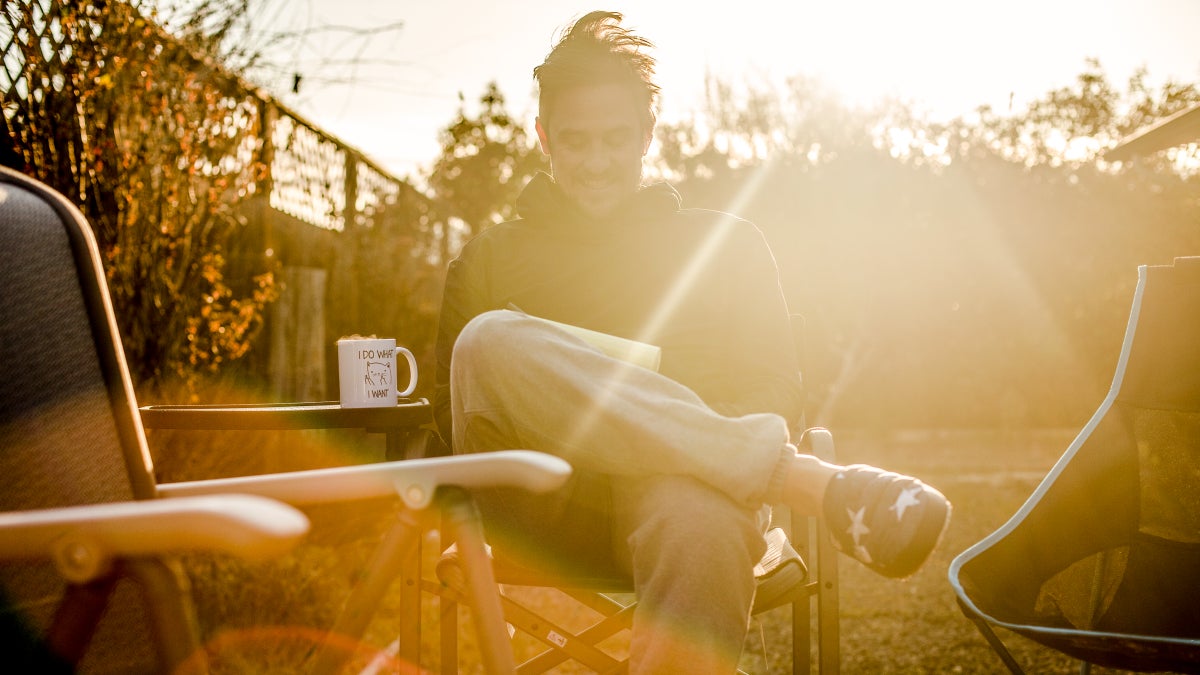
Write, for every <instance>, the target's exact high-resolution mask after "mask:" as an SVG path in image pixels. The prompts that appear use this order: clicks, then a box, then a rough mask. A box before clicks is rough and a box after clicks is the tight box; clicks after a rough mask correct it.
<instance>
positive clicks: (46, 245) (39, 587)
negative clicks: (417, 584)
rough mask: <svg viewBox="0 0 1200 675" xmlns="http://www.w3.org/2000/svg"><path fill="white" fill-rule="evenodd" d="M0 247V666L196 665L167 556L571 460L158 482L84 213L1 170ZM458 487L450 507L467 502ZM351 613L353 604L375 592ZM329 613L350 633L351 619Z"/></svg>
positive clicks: (523, 480) (469, 526)
mask: <svg viewBox="0 0 1200 675" xmlns="http://www.w3.org/2000/svg"><path fill="white" fill-rule="evenodd" d="M0 252H2V255H3V256H4V263H3V264H2V265H0V289H3V292H2V293H0V383H3V384H2V385H0V630H2V631H3V633H2V634H0V640H2V641H3V642H2V643H0V646H3V647H4V648H5V656H4V662H5V664H6V666H15V667H16V668H17V669H18V670H22V671H32V672H39V671H45V672H51V671H71V670H75V669H78V670H81V671H86V672H95V671H101V672H146V671H148V670H157V671H160V672H176V671H177V669H179V668H180V666H181V665H186V667H187V671H188V672H196V671H200V670H203V669H204V665H205V664H204V653H203V651H202V650H200V648H199V645H198V638H197V633H196V622H195V617H194V613H193V611H192V608H191V606H190V603H189V598H188V594H187V591H186V585H185V580H184V579H183V578H182V575H181V574H180V572H179V566H178V565H176V564H175V563H174V561H173V558H172V556H174V555H176V554H180V553H185V552H190V551H215V552H225V553H231V554H235V555H239V556H243V557H247V558H262V557H267V556H271V555H278V554H280V553H283V552H285V551H286V550H288V549H289V548H290V547H291V546H292V545H293V544H295V543H296V541H297V540H299V539H300V538H301V537H302V536H303V535H304V534H305V533H306V532H307V530H308V521H307V519H306V518H305V517H304V516H303V514H301V513H300V512H299V511H297V510H296V509H294V508H292V507H291V506H288V505H286V504H284V503H281V502H290V503H293V504H311V503H320V502H341V501H347V500H350V499H371V498H378V497H381V496H395V495H397V494H399V495H400V497H401V498H402V499H403V500H404V502H405V503H406V505H407V506H409V507H410V508H412V509H418V508H424V507H425V506H427V505H429V504H430V503H431V502H433V500H434V499H435V496H436V495H437V493H438V492H439V488H440V487H441V486H444V485H454V486H461V487H465V488H471V487H476V486H482V485H488V486H491V485H511V486H515V487H521V488H526V489H531V490H549V489H553V488H555V487H557V486H560V485H561V484H562V482H563V481H564V480H565V479H566V477H567V475H568V474H569V472H570V467H569V466H568V465H567V464H566V463H565V462H563V461H562V460H559V459H557V458H553V457H549V456H546V455H540V454H537V453H531V452H526V451H511V452H506V453H494V454H492V455H487V456H478V457H461V458H444V459H428V460H413V461H411V462H389V463H383V464H377V465H368V466H355V467H345V468H337V469H323V470H315V471H303V472H295V473H287V474H276V475H270V476H252V477H246V478H236V479H225V480H214V481H197V482H189V483H175V484H156V482H155V479H154V473H153V467H152V465H151V461H150V454H149V451H148V449H147V445H146V438H145V433H144V430H143V427H142V423H141V420H140V417H139V416H138V412H137V406H136V403H135V398H134V393H133V388H132V384H131V381H130V378H129V371H128V368H127V366H126V363H125V359H124V354H123V352H122V349H121V344H120V339H119V337H118V335H117V331H116V323H115V320H114V317H113V313H112V304H111V301H110V299H109V296H108V291H107V286H106V284H105V277H104V273H103V270H102V269H101V265H100V257H99V252H98V250H97V247H96V244H95V240H94V238H93V235H92V233H91V231H90V229H89V228H88V226H87V224H86V222H84V220H83V217H82V215H81V214H80V213H79V212H78V210H76V209H75V208H74V207H73V206H71V205H70V204H69V203H68V202H67V201H66V200H65V199H64V198H63V197H62V196H61V195H58V194H57V193H55V192H53V191H52V190H50V189H49V188H47V187H46V186H45V185H42V184H41V183H38V182H36V181H33V180H31V179H29V178H27V177H25V176H22V175H20V174H17V173H14V172H11V171H8V170H0ZM442 492H443V493H444V492H445V491H444V490H443V491H442ZM234 493H239V494H234ZM450 494H451V496H453V495H454V494H455V493H454V492H453V491H451V493H450ZM158 497H173V498H172V499H156V498H158ZM459 497H460V498H459V499H457V502H456V503H458V504H463V503H467V502H465V501H464V500H463V499H462V498H461V494H459ZM459 520H460V521H461V523H462V528H461V529H462V531H461V532H460V537H462V538H464V539H465V540H466V541H467V542H469V543H470V544H471V546H472V548H473V550H474V553H475V555H474V556H473V562H474V563H476V564H472V565H469V566H468V569H469V576H470V577H471V582H470V588H471V591H472V593H471V599H472V601H473V602H472V607H473V609H474V610H475V611H476V619H477V621H479V623H480V624H481V625H482V626H483V627H484V628H490V629H491V630H492V631H493V633H492V634H499V635H500V636H501V639H502V638H503V637H506V636H505V635H504V634H503V624H502V623H501V622H500V615H499V612H500V609H499V604H498V600H497V598H496V597H495V590H494V584H493V581H492V576H491V570H490V568H489V567H488V566H487V565H486V564H481V563H485V562H486V561H485V560H484V556H483V549H482V539H481V536H480V532H479V529H478V521H477V519H472V517H471V512H470V511H469V509H468V510H467V512H466V514H465V515H464V516H463V517H461V518H460V519H459ZM138 591H140V597H139V593H138ZM359 609H360V610H362V612H361V613H365V614H367V616H368V617H369V612H370V610H372V609H373V606H371V605H369V604H368V603H360V604H359ZM354 618H355V621H360V620H362V617H354ZM345 625H347V626H349V627H350V629H351V630H349V632H351V633H352V632H353V630H352V629H353V628H354V626H355V625H356V624H355V623H354V622H347V623H345ZM360 632H361V631H360ZM148 637H149V638H150V639H149V640H148V639H147V638H148ZM351 637H358V635H351ZM482 641H483V642H484V647H485V656H486V658H487V664H488V667H489V671H490V672H508V671H511V664H512V655H511V653H510V652H507V651H505V650H506V649H507V646H506V645H503V644H502V643H501V642H500V641H498V640H488V639H486V636H485V639H483V640H482ZM489 645H499V646H500V647H503V648H504V649H501V648H500V647H497V648H495V649H490V650H489Z"/></svg>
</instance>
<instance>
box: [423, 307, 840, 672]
mask: <svg viewBox="0 0 1200 675" xmlns="http://www.w3.org/2000/svg"><path fill="white" fill-rule="evenodd" d="M792 325H793V333H794V334H795V335H796V338H797V349H798V351H799V352H800V354H801V355H802V354H803V344H802V342H801V339H802V336H803V330H802V327H803V319H802V317H799V316H794V317H793V318H792ZM796 426H797V427H798V429H795V430H794V431H796V432H797V437H798V438H799V440H798V441H797V446H799V447H800V449H801V450H802V451H805V452H810V453H812V454H814V455H816V456H817V457H820V458H821V459H824V460H826V461H830V462H832V461H834V460H835V453H834V444H833V436H832V435H831V434H830V433H829V431H827V430H825V429H821V428H811V429H804V426H803V423H802V422H801V423H800V424H798V425H796ZM776 513H777V515H784V518H783V519H782V522H783V527H773V528H772V529H771V530H770V531H769V532H768V533H767V535H766V540H767V552H766V554H765V555H764V556H763V558H762V560H761V561H760V563H759V564H758V565H757V566H756V567H755V579H756V584H757V586H756V591H755V599H754V607H753V609H752V614H753V615H754V616H756V617H759V616H761V615H763V614H764V613H766V612H769V611H772V610H779V611H790V621H788V622H787V623H789V624H790V626H789V628H790V632H791V636H790V637H791V654H790V657H791V662H792V672H793V673H809V672H812V670H813V665H814V663H815V665H816V667H817V670H818V671H819V672H821V673H833V674H836V673H837V672H838V670H839V666H840V661H839V651H838V642H839V625H838V584H837V573H838V567H837V555H838V554H837V551H836V550H835V549H834V548H833V545H832V543H831V542H830V539H829V533H828V531H827V528H826V526H825V524H824V521H823V520H821V519H818V518H813V517H796V516H795V515H794V514H791V513H787V512H786V510H782V513H781V509H780V508H779V507H777V509H776ZM789 531H790V536H789ZM494 562H495V571H496V579H497V581H499V582H500V584H501V585H502V586H501V593H500V598H501V603H502V604H503V607H504V614H505V619H506V620H507V622H508V624H509V625H510V626H511V628H512V631H513V632H514V634H515V633H516V631H520V632H521V633H523V634H525V635H527V636H530V637H531V638H532V639H534V640H536V641H537V642H538V643H540V644H541V646H542V647H543V650H542V651H541V652H540V653H538V654H536V655H535V656H533V657H531V658H529V659H527V660H526V661H524V662H523V663H521V664H519V666H518V669H517V672H518V673H522V674H525V673H543V672H547V671H549V670H550V669H552V668H555V667H557V666H558V665H559V664H562V663H564V662H566V661H575V662H577V663H579V664H582V665H583V666H585V667H587V668H588V669H590V670H592V671H595V672H605V673H607V672H623V670H624V669H626V668H627V667H628V662H627V660H625V659H623V658H620V657H619V656H614V653H613V650H611V649H607V650H606V649H604V648H603V647H604V644H603V643H604V641H605V640H608V639H609V638H611V637H612V636H614V635H617V634H618V633H621V632H622V631H625V630H628V629H629V628H630V626H631V625H632V618H633V613H634V611H635V610H636V608H637V603H636V601H627V600H626V601H623V599H622V597H621V596H623V595H625V596H628V594H631V593H632V590H633V589H632V580H630V579H629V578H628V577H626V576H624V575H623V574H621V573H619V572H614V571H612V568H613V567H614V566H613V565H605V564H603V563H601V564H600V565H598V566H597V565H592V564H590V563H589V565H588V567H589V569H587V570H581V571H577V572H576V571H570V572H567V573H564V572H563V570H561V569H560V570H557V571H556V572H555V573H550V572H548V571H547V570H545V569H531V568H530V567H528V566H523V565H520V564H515V563H513V562H512V561H511V560H506V559H505V557H504V555H503V552H502V551H501V552H498V553H497V555H496V560H495V561H494ZM698 564H699V563H698ZM560 566H563V567H565V568H566V569H572V564H571V563H569V562H565V561H560ZM437 575H438V578H439V580H440V581H441V583H442V584H444V588H442V589H440V590H438V589H431V590H434V591H435V592H439V593H440V594H441V595H443V596H444V597H445V598H447V599H450V600H453V598H454V597H455V594H456V591H459V590H461V589H462V588H463V572H462V567H461V560H460V557H459V555H458V553H457V552H456V551H455V550H453V549H452V550H450V551H448V552H447V554H446V555H444V556H443V557H442V559H441V560H440V561H439V562H438V565H437ZM508 586H518V587H519V586H526V587H539V588H553V589H557V590H558V591H561V593H562V594H563V595H564V596H566V597H568V598H572V599H573V600H574V601H576V602H578V603H579V604H581V605H582V606H585V607H587V608H590V609H591V610H592V612H593V613H594V616H595V617H596V620H595V622H594V623H592V624H590V625H588V626H586V627H585V628H583V629H582V630H576V631H572V630H569V629H568V628H567V627H565V626H564V625H562V624H561V622H556V621H555V620H554V618H553V617H550V616H547V615H546V614H545V613H540V614H539V613H538V612H537V611H535V608H534V607H533V606H532V605H531V604H530V603H529V602H526V601H523V600H522V599H521V598H520V596H519V595H518V594H517V593H512V592H508V591H507V590H506V589H505V587H508ZM781 608H786V610H785V609H781ZM814 617H815V623H814ZM453 621H454V613H453V609H452V607H451V608H449V609H448V610H447V611H446V612H444V613H443V625H442V632H441V638H442V665H443V671H442V672H443V675H448V674H451V673H455V672H457V666H456V652H457V643H456V640H457V633H456V630H455V626H454V624H453ZM814 628H815V630H814ZM814 635H815V640H814ZM814 642H815V644H816V647H817V651H816V654H814V653H813V649H812V645H813V643H814Z"/></svg>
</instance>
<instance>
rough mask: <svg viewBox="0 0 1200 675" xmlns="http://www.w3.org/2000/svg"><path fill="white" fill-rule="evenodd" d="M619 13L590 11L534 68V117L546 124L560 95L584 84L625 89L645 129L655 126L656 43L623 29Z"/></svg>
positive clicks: (657, 88)
mask: <svg viewBox="0 0 1200 675" xmlns="http://www.w3.org/2000/svg"><path fill="white" fill-rule="evenodd" d="M622 18H623V17H622V16H621V14H620V13H619V12H604V11H597V12H591V13H590V14H587V15H586V16H584V17H582V18H581V19H579V20H578V21H576V22H575V24H574V25H572V26H571V27H570V28H568V29H566V30H564V31H563V32H562V33H561V35H560V36H559V39H558V43H557V44H555V45H554V48H553V49H551V50H550V53H549V54H548V55H547V56H546V60H545V61H544V62H542V65H540V66H538V67H536V68H534V69H533V79H534V80H536V81H537V84H538V115H539V116H540V117H541V119H542V124H546V123H547V119H548V117H549V113H550V110H549V108H550V107H551V104H552V101H553V100H554V97H555V96H557V95H558V94H559V93H560V92H562V91H564V90H566V89H570V88H571V87H576V86H579V85H588V84H622V85H626V86H629V87H630V88H631V89H632V90H633V91H634V93H635V94H636V95H637V97H638V99H639V103H640V104H641V105H642V106H643V110H642V115H643V122H644V123H645V124H646V129H651V128H653V127H654V121H655V107H656V105H657V103H658V96H659V86H658V85H657V84H655V83H654V57H653V56H651V55H650V54H649V53H648V50H650V49H652V48H653V47H654V44H653V43H652V42H650V41H649V40H647V39H646V38H643V37H641V36H639V35H635V34H634V33H633V32H632V31H630V30H629V29H628V28H622V27H621V25H620V23H621V19H622Z"/></svg>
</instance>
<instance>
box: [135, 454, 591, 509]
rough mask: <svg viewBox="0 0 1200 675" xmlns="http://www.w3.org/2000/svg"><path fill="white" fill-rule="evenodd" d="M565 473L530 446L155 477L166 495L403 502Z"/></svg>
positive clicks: (545, 486) (545, 481)
mask: <svg viewBox="0 0 1200 675" xmlns="http://www.w3.org/2000/svg"><path fill="white" fill-rule="evenodd" d="M570 475H571V465H570V464H568V463H567V462H566V461H564V460H562V459H559V458H558V457H554V456H552V455H547V454H544V453H540V452H533V451H531V450H502V451H498V452H488V453H482V454H478V455H459V456H455V457H435V458H427V459H411V460H405V461H398V462H383V463H379V464H364V465H360V466H347V467H336V468H332V469H312V470H309V471H292V472H288V473H276V474H264V475H259V476H241V477H237V478H221V479H213V480H202V481H188V482H180V483H160V484H159V486H158V488H159V494H162V495H164V496H168V497H177V496H191V495H205V494H229V493H243V494H254V495H260V496H263V497H270V498H272V499H278V500H279V501H282V502H286V503H288V504H319V503H328V502H344V501H350V500H355V499H373V498H379V497H393V496H399V497H400V498H401V499H403V500H404V503H405V505H406V506H408V507H409V508H413V509H423V508H426V507H428V506H429V504H430V503H431V501H432V500H433V495H434V493H435V492H436V491H437V488H438V487H441V486H447V485H456V486H459V487H463V488H468V489H470V488H480V487H515V488H521V489H525V490H529V491H531V492H549V491H550V490H553V489H555V488H558V487H560V486H561V485H562V484H563V483H564V482H566V480H567V477H568V476H570Z"/></svg>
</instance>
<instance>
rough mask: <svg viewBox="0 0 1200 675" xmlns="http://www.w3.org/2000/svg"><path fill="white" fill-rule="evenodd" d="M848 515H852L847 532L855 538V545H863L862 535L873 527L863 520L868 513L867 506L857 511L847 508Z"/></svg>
mask: <svg viewBox="0 0 1200 675" xmlns="http://www.w3.org/2000/svg"><path fill="white" fill-rule="evenodd" d="M846 515H848V516H850V527H848V528H846V534H848V535H850V537H851V538H852V539H854V546H855V547H860V546H862V536H863V535H864V534H869V533H870V532H871V528H869V527H867V524H866V523H864V522H863V519H864V518H866V515H867V507H865V506H863V507H861V508H860V509H859V510H857V511H851V510H850V509H846Z"/></svg>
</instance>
